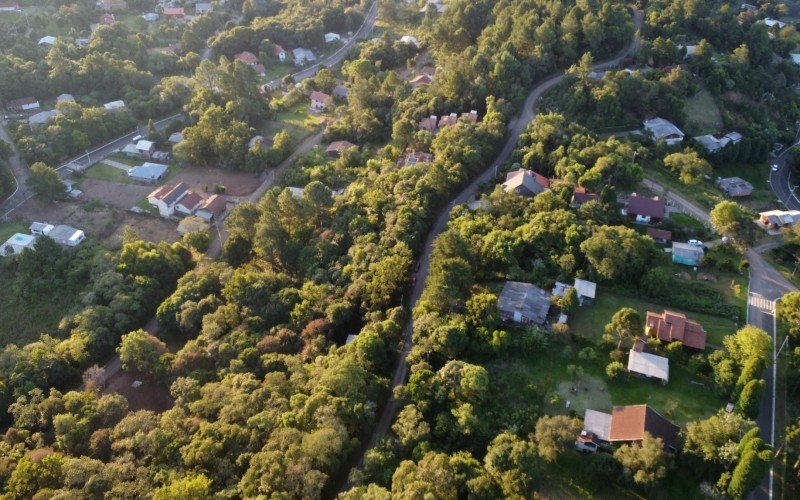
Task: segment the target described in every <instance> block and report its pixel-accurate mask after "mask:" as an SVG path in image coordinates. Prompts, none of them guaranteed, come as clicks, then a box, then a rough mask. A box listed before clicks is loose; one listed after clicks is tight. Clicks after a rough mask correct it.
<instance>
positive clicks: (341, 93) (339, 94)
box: [333, 85, 350, 100]
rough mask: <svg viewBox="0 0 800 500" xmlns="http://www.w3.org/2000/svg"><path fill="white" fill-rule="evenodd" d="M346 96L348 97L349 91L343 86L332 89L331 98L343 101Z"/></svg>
mask: <svg viewBox="0 0 800 500" xmlns="http://www.w3.org/2000/svg"><path fill="white" fill-rule="evenodd" d="M348 95H350V89H348V88H347V87H345V86H344V85H337V86H335V87H333V97H335V98H337V99H342V100H344V99H347V96H348Z"/></svg>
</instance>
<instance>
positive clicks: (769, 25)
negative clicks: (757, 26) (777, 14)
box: [761, 17, 787, 30]
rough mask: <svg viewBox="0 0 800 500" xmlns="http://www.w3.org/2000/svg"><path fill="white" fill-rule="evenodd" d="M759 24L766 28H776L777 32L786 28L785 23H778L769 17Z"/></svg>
mask: <svg viewBox="0 0 800 500" xmlns="http://www.w3.org/2000/svg"><path fill="white" fill-rule="evenodd" d="M761 22H762V23H764V24H765V25H766V26H767V28H774V27H777V28H778V29H779V30H782V29H783V28H785V27H786V26H787V24H786V23H784V22H781V21H778V20H777V19H772V18H771V17H768V18H766V19H764V20H762V21H761Z"/></svg>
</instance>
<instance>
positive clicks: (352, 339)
mask: <svg viewBox="0 0 800 500" xmlns="http://www.w3.org/2000/svg"><path fill="white" fill-rule="evenodd" d="M357 338H358V335H355V334H352V333H351V334H350V335H348V336H347V338H346V339H345V341H344V345H350V344H352V343H353V342H355V341H356V339H357Z"/></svg>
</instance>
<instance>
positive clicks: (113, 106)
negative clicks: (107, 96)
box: [103, 100, 125, 111]
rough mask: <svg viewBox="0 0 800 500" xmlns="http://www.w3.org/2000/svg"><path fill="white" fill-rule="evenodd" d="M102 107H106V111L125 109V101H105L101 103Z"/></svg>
mask: <svg viewBox="0 0 800 500" xmlns="http://www.w3.org/2000/svg"><path fill="white" fill-rule="evenodd" d="M103 107H104V108H105V109H106V111H116V110H119V109H125V101H122V100H119V101H111V102H107V103H105V104H103Z"/></svg>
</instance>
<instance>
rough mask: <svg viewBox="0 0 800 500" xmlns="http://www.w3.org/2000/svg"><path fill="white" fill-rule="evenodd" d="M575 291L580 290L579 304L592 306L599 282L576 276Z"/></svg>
mask: <svg viewBox="0 0 800 500" xmlns="http://www.w3.org/2000/svg"><path fill="white" fill-rule="evenodd" d="M573 286H574V287H575V291H576V292H578V304H580V305H582V306H590V305H592V302H594V298H595V295H596V294H597V283H594V282H591V281H587V280H582V279H580V278H575V284H574V285H573Z"/></svg>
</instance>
